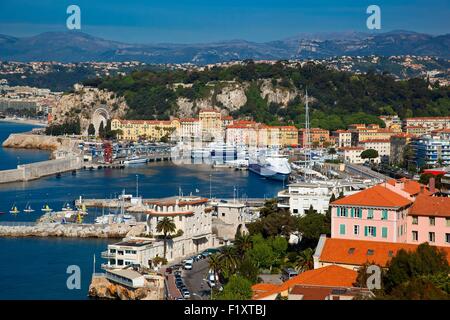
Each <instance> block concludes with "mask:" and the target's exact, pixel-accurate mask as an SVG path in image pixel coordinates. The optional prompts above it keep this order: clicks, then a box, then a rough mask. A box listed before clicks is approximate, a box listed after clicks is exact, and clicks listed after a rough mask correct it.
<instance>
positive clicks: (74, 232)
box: [0, 222, 133, 238]
mask: <svg viewBox="0 0 450 320" xmlns="http://www.w3.org/2000/svg"><path fill="white" fill-rule="evenodd" d="M132 229H133V227H132V226H129V225H125V224H107V225H96V224H60V223H15V222H2V223H0V237H70V238H124V237H125V236H126V235H127V234H128V233H129V232H130V231H131V230H132Z"/></svg>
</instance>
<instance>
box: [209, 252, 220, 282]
mask: <svg viewBox="0 0 450 320" xmlns="http://www.w3.org/2000/svg"><path fill="white" fill-rule="evenodd" d="M208 267H209V270H212V272H213V273H214V277H215V278H217V277H218V276H219V273H220V271H221V270H222V262H221V261H220V259H219V254H218V253H215V254H213V255H210V256H209V259H208Z"/></svg>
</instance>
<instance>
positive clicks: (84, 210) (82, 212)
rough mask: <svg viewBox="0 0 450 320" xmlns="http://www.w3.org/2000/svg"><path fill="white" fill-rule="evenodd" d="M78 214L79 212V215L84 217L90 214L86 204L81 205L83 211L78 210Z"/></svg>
mask: <svg viewBox="0 0 450 320" xmlns="http://www.w3.org/2000/svg"><path fill="white" fill-rule="evenodd" d="M78 212H79V214H81V215H83V216H85V215H87V214H88V211H87V208H86V205H85V204H84V203H83V204H82V205H81V209H78Z"/></svg>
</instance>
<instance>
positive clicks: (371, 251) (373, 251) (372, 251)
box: [367, 249, 375, 256]
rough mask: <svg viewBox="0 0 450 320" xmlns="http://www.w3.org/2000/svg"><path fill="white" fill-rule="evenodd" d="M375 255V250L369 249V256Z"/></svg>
mask: <svg viewBox="0 0 450 320" xmlns="http://www.w3.org/2000/svg"><path fill="white" fill-rule="evenodd" d="M374 253H375V250H373V249H367V255H368V256H373V254H374Z"/></svg>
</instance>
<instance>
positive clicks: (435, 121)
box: [404, 117, 450, 133]
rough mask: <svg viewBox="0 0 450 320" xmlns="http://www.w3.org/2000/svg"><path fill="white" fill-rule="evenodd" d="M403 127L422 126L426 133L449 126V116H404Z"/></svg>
mask: <svg viewBox="0 0 450 320" xmlns="http://www.w3.org/2000/svg"><path fill="white" fill-rule="evenodd" d="M404 126H405V127H422V128H425V129H426V133H431V131H433V130H439V129H448V128H450V117H417V118H406V119H405V120H404Z"/></svg>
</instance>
